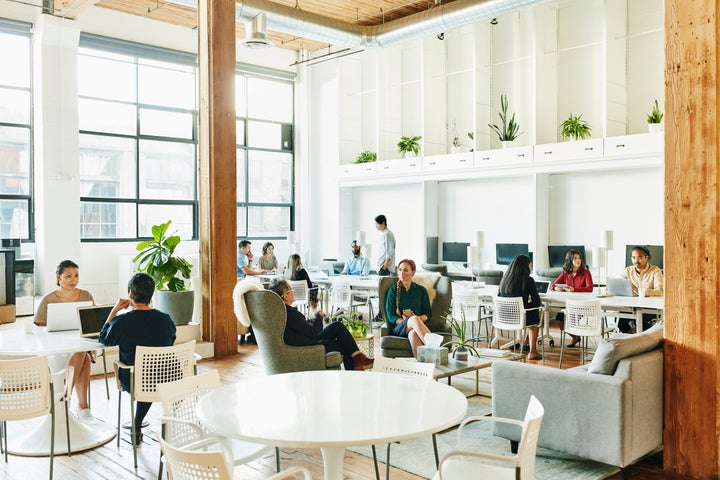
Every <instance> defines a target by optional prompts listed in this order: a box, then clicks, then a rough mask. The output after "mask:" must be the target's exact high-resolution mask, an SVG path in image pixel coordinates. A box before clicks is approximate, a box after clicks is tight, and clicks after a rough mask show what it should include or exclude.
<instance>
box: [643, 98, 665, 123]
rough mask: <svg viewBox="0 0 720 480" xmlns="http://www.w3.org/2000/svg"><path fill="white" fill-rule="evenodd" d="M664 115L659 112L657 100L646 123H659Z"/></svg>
mask: <svg viewBox="0 0 720 480" xmlns="http://www.w3.org/2000/svg"><path fill="white" fill-rule="evenodd" d="M664 116H665V115H664V114H663V113H662V112H661V111H660V106H659V105H658V101H657V98H656V99H655V106H653V109H652V112H650V113H648V116H647V122H648V123H660V122H662V119H663V117H664Z"/></svg>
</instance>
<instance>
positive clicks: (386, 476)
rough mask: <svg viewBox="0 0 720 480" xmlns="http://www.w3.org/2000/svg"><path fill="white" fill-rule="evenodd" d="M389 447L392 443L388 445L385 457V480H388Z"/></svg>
mask: <svg viewBox="0 0 720 480" xmlns="http://www.w3.org/2000/svg"><path fill="white" fill-rule="evenodd" d="M390 445H392V443H388V448H387V455H386V456H385V480H390Z"/></svg>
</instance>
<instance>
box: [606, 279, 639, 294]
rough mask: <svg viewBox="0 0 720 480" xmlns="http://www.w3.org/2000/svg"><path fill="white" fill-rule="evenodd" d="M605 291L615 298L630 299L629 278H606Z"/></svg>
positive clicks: (630, 286)
mask: <svg viewBox="0 0 720 480" xmlns="http://www.w3.org/2000/svg"><path fill="white" fill-rule="evenodd" d="M607 291H608V293H609V294H610V295H615V296H617V297H632V296H633V291H632V283H631V282H630V279H629V278H608V279H607Z"/></svg>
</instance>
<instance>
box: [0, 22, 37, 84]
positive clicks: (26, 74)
mask: <svg viewBox="0 0 720 480" xmlns="http://www.w3.org/2000/svg"><path fill="white" fill-rule="evenodd" d="M0 52H2V68H0V85H6V86H12V87H29V86H30V37H27V36H25V35H12V34H9V33H0Z"/></svg>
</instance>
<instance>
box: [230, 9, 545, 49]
mask: <svg viewBox="0 0 720 480" xmlns="http://www.w3.org/2000/svg"><path fill="white" fill-rule="evenodd" d="M546 1H547V0H457V1H454V2H452V3H448V4H446V5H439V6H437V7H434V8H432V9H430V10H426V11H424V12H420V13H416V14H413V15H409V16H407V17H404V18H401V19H398V20H393V21H391V22H387V23H384V24H382V25H377V26H362V25H353V24H351V23H347V22H342V21H340V20H335V19H333V18H329V17H324V16H322V15H318V14H315V13H310V12H304V11H302V10H300V9H297V8H292V7H287V6H285V5H280V4H277V3H273V2H270V1H268V0H237V1H236V7H237V9H236V16H237V19H238V20H239V21H243V22H247V21H248V20H251V19H252V18H254V17H255V16H257V14H258V13H261V12H264V13H265V14H266V15H267V20H268V28H270V29H271V30H276V31H278V32H283V33H287V34H290V35H296V36H298V37H305V38H311V39H313V40H317V41H320V42H325V43H329V44H331V45H336V46H339V47H349V48H371V47H387V46H389V45H393V44H395V43H399V42H404V41H407V40H411V39H414V38H419V37H423V36H427V35H431V34H438V33H440V32H445V31H447V30H451V29H453V28H457V27H459V26H461V25H466V24H468V23H473V22H477V21H479V20H483V19H486V18H493V17H497V16H499V15H502V14H504V13H508V12H511V11H513V10H517V9H520V8H523V7H527V6H530V5H535V4H539V3H544V2H546Z"/></svg>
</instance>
